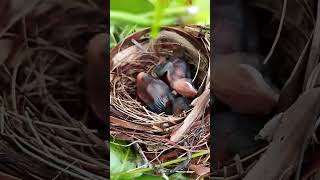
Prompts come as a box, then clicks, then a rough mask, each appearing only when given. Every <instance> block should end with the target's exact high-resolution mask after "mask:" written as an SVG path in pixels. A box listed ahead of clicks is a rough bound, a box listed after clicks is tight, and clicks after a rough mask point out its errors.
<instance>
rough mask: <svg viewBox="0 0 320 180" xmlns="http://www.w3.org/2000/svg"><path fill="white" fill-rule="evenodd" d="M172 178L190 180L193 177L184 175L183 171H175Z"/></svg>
mask: <svg viewBox="0 0 320 180" xmlns="http://www.w3.org/2000/svg"><path fill="white" fill-rule="evenodd" d="M169 179H170V180H190V179H191V178H189V177H187V176H185V175H183V173H175V174H173V175H171V176H170V177H169Z"/></svg>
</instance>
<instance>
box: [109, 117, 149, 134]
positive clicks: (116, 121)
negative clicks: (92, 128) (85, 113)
mask: <svg viewBox="0 0 320 180" xmlns="http://www.w3.org/2000/svg"><path fill="white" fill-rule="evenodd" d="M110 123H113V124H114V125H115V126H120V127H123V128H128V129H133V130H138V131H153V130H154V129H152V128H149V127H147V126H142V125H139V124H135V123H132V122H129V121H124V120H122V119H119V118H116V117H113V116H110Z"/></svg>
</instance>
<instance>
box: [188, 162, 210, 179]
mask: <svg viewBox="0 0 320 180" xmlns="http://www.w3.org/2000/svg"><path fill="white" fill-rule="evenodd" d="M189 168H190V169H191V170H192V171H194V172H195V173H196V174H197V175H199V176H201V177H203V176H207V175H209V173H210V168H209V167H205V166H204V165H195V164H191V165H190V166H189Z"/></svg>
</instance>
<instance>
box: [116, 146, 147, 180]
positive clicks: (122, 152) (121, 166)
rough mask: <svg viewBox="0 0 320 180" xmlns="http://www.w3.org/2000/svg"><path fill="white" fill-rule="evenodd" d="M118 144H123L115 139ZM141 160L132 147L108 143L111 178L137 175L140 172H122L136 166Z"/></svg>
mask: <svg viewBox="0 0 320 180" xmlns="http://www.w3.org/2000/svg"><path fill="white" fill-rule="evenodd" d="M117 143H119V144H125V143H123V142H119V141H117ZM140 161H141V159H140V158H139V156H137V154H136V153H135V152H134V151H133V150H132V148H131V147H130V146H129V147H125V146H121V145H117V144H114V143H110V173H111V179H112V180H127V179H133V178H135V177H139V176H141V175H142V173H128V174H126V173H124V174H120V173H122V172H127V171H129V170H132V169H135V168H137V167H138V163H139V162H140Z"/></svg>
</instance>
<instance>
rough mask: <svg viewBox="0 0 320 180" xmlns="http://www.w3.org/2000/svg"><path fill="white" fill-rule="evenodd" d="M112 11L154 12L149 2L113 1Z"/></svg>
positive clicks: (141, 0)
mask: <svg viewBox="0 0 320 180" xmlns="http://www.w3.org/2000/svg"><path fill="white" fill-rule="evenodd" d="M110 10H116V11H122V12H128V13H134V14H138V13H145V12H149V11H152V10H153V4H152V3H151V2H150V1H149V0H111V1H110Z"/></svg>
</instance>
